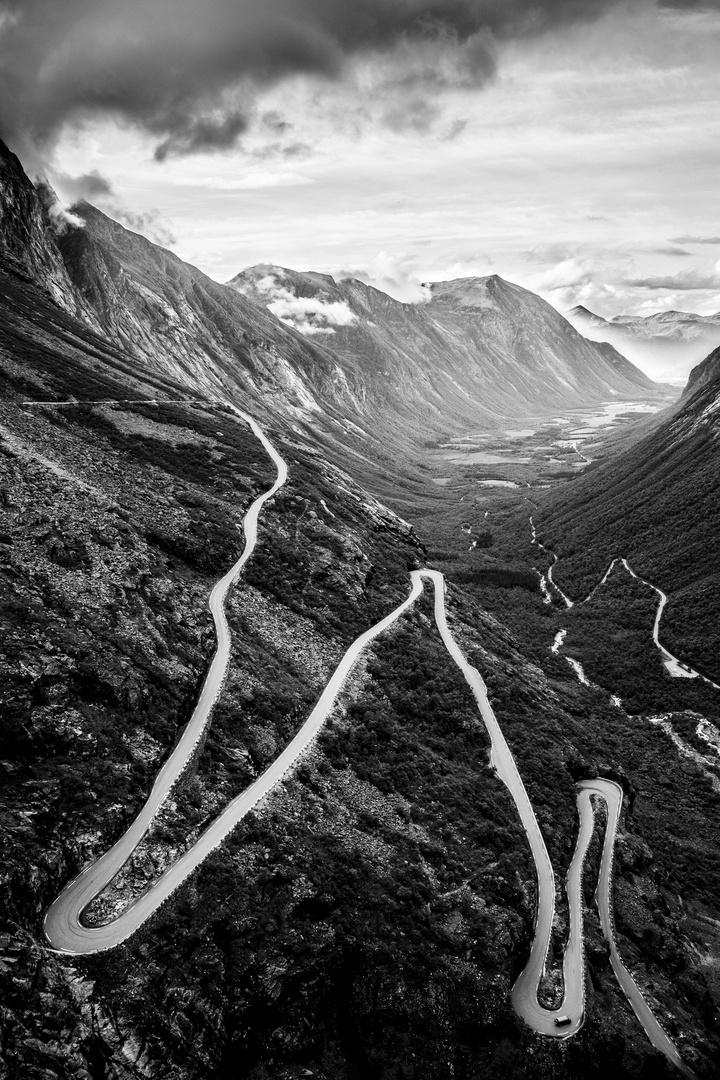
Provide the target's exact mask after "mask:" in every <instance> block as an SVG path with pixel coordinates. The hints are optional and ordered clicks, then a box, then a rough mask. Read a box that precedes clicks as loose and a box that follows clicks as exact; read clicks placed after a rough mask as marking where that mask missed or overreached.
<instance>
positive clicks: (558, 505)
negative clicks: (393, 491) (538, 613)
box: [540, 349, 720, 682]
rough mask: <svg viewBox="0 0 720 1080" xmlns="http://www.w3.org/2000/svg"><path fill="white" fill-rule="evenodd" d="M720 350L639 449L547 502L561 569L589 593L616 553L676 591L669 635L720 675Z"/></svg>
mask: <svg viewBox="0 0 720 1080" xmlns="http://www.w3.org/2000/svg"><path fill="white" fill-rule="evenodd" d="M719 475H720V349H716V350H715V351H714V352H713V353H711V354H710V356H708V357H707V359H706V360H705V361H703V363H702V364H700V365H698V367H697V368H696V369H695V370H694V371H693V373H692V375H691V378H690V381H689V383H688V388H687V391H686V394H685V395H684V398H683V401H682V402H681V404H680V406H679V408H678V409H677V410H676V411H675V413H674V415H672V416H671V417H670V418H669V419H666V420H665V421H664V422H663V423H662V424H661V425H660V426H659V427H658V429H657V430H656V431H654V432H653V433H652V434H651V435H650V436H648V437H647V438H645V439H644V440H642V441H641V442H639V443H638V444H637V445H636V446H634V447H633V448H632V449H631V450H630V451H628V452H627V453H626V454H623V455H622V456H620V457H618V458H616V459H615V460H613V461H611V462H609V463H608V464H606V465H604V466H602V467H601V468H598V469H597V470H595V471H593V472H589V473H588V474H587V475H586V476H583V477H582V478H580V479H578V481H577V482H576V483H574V484H573V485H572V486H571V487H567V488H563V489H561V490H559V491H558V492H557V493H554V494H553V495H552V496H550V497H549V498H548V499H547V500H546V501H544V502H543V504H542V508H541V516H540V521H541V524H542V530H543V533H544V535H545V537H546V539H549V540H550V541H551V542H552V544H553V546H554V548H555V551H556V552H557V554H558V556H559V558H560V563H559V565H558V569H557V572H556V575H555V576H556V577H557V579H558V581H560V582H561V583H565V585H567V587H568V590H569V591H570V592H571V593H574V594H576V595H584V594H586V593H587V591H588V590H589V588H591V587H592V585H593V584H594V583H595V582H596V581H597V580H598V577H599V576H600V575H601V574H602V573H603V572H604V569H605V567H606V566H607V564H608V562H609V560H610V559H611V558H613V557H615V556H622V555H627V557H628V558H629V559H630V560H631V562H632V564H633V567H634V568H635V569H636V571H637V572H638V573H641V574H642V575H643V576H644V577H645V578H647V579H649V580H650V581H652V582H654V583H655V584H656V585H658V586H659V587H660V588H662V589H663V590H664V591H665V592H666V593H667V594H668V596H669V597H670V602H669V604H668V608H667V612H666V614H665V615H664V617H663V624H662V627H663V637H664V639H665V640H666V642H667V644H668V647H669V648H671V649H673V646H675V648H676V649H677V650H679V651H680V652H681V653H684V654H685V655H687V657H688V659H689V660H691V662H693V663H694V664H695V666H696V667H697V668H698V669H699V670H700V671H701V672H703V673H704V674H706V675H708V676H710V677H711V678H713V679H714V680H715V681H716V682H720V661H719V659H718V658H719V657H720V619H718V616H719V615H720V604H719V602H718V596H720V539H719V537H720V485H718V476H719Z"/></svg>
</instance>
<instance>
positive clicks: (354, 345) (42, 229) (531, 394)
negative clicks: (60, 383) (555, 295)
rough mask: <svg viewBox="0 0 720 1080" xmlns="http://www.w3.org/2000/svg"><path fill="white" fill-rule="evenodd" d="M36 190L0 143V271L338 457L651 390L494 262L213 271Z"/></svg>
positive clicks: (140, 355) (176, 377)
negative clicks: (407, 279) (476, 274)
mask: <svg viewBox="0 0 720 1080" xmlns="http://www.w3.org/2000/svg"><path fill="white" fill-rule="evenodd" d="M53 199H54V196H53V194H52V192H50V191H49V189H42V190H40V191H38V190H37V189H36V188H35V187H34V186H33V184H32V183H31V182H30V180H29V179H28V177H27V176H26V175H25V173H24V171H23V170H22V166H21V165H20V163H19V161H18V159H17V158H16V157H14V155H12V154H10V153H9V151H7V150H6V149H5V148H4V147H2V146H0V215H1V216H0V234H1V235H2V239H1V245H2V246H1V247H0V255H1V256H3V258H4V265H5V269H6V270H7V272H9V273H11V274H18V273H20V274H21V275H25V276H26V277H27V278H29V279H30V280H31V281H33V282H34V283H35V285H36V286H38V287H39V288H41V289H42V290H44V291H45V292H46V293H47V294H48V296H49V297H50V298H52V300H53V301H54V302H55V303H57V304H59V305H60V307H61V308H63V309H64V310H65V311H66V312H67V313H68V314H70V315H71V316H72V317H74V318H77V319H78V320H79V322H80V323H81V324H82V325H84V326H86V327H88V328H90V329H92V331H93V332H95V333H97V334H99V335H100V336H101V337H103V338H105V339H106V340H107V342H108V343H109V344H110V345H111V346H112V347H113V348H115V349H120V350H122V351H123V352H124V353H126V354H127V356H128V357H132V358H134V361H135V362H137V363H139V364H141V365H142V366H143V367H144V368H145V369H146V370H147V371H149V372H153V373H154V375H155V377H157V378H161V379H170V380H171V381H173V382H176V383H178V384H180V385H184V386H186V387H187V388H188V389H191V390H192V391H193V392H195V393H201V394H204V395H207V396H208V397H221V398H224V397H230V398H231V399H234V400H236V401H238V402H239V403H243V404H245V405H247V406H248V407H250V408H252V409H253V410H254V412H255V413H256V415H258V417H265V418H266V419H269V418H272V417H277V416H279V415H282V416H283V417H284V418H285V419H286V420H287V421H288V422H291V423H293V424H295V425H297V427H298V430H299V431H307V432H308V433H311V434H312V438H317V437H319V436H320V435H321V434H322V436H323V438H324V439H325V441H326V443H327V444H328V445H332V446H333V447H335V450H336V451H338V452H339V451H340V449H341V448H342V450H343V453H345V452H346V451H348V450H349V452H350V454H351V456H352V457H353V458H354V459H355V460H360V459H361V458H362V459H365V460H366V461H368V462H371V461H377V460H382V459H383V458H386V459H388V460H397V459H398V457H399V456H402V455H403V454H405V453H410V452H412V453H415V452H417V448H418V447H419V446H421V445H422V444H423V442H425V441H426V440H427V439H428V438H433V437H434V438H443V437H445V436H447V435H449V434H452V433H455V432H460V431H466V430H468V429H473V428H478V427H500V426H502V425H503V424H504V423H505V422H507V421H508V420H514V419H518V418H521V417H525V416H528V415H532V416H538V415H548V414H550V415H551V414H552V413H553V412H554V411H555V410H557V409H567V408H573V407H580V406H583V405H587V404H593V403H596V402H600V401H605V400H608V399H609V398H612V397H620V398H628V397H630V398H632V397H638V396H641V397H642V396H644V397H652V396H656V395H657V394H658V393H660V391H659V390H658V388H657V387H656V386H655V385H654V384H653V383H652V381H651V380H650V379H648V378H647V377H646V376H644V375H643V374H642V372H640V371H639V370H638V369H636V368H635V367H634V366H633V365H632V364H630V363H629V362H628V361H626V360H625V358H624V357H622V356H621V355H619V354H618V353H617V352H616V351H615V350H614V349H612V348H611V347H610V346H606V345H600V346H598V345H597V344H594V343H592V342H589V341H587V340H586V339H585V338H583V337H582V336H581V335H580V334H579V333H578V332H577V331H576V330H574V329H573V328H572V327H571V326H570V324H569V323H568V322H567V321H566V320H565V319H563V317H562V316H561V315H559V314H558V313H557V312H556V311H555V310H554V309H553V308H552V307H550V305H548V304H546V303H545V302H544V301H543V300H541V299H540V298H539V297H537V296H535V295H534V294H533V293H530V292H528V291H527V290H524V289H521V288H520V287H519V286H516V285H512V284H510V283H508V282H506V281H503V279H502V278H500V277H497V276H496V275H493V276H491V277H488V278H469V279H460V280H456V281H451V282H438V283H434V284H433V285H431V286H429V287H428V297H429V298H428V301H427V302H426V303H421V304H402V303H400V302H398V301H396V300H394V299H393V298H392V297H389V296H387V295H386V294H384V293H382V292H380V291H379V290H377V289H373V288H372V287H370V286H368V285H365V284H363V283H362V282H360V281H356V280H352V279H351V280H346V281H341V282H336V281H334V279H333V278H332V277H330V276H329V275H326V274H319V273H316V272H312V271H311V272H306V273H304V274H300V273H297V272H295V271H290V270H285V269H282V268H277V267H266V266H263V267H256V268H253V269H251V270H248V271H244V272H243V273H242V274H239V275H238V276H237V277H236V278H234V279H233V280H232V282H230V283H228V284H227V285H222V284H219V283H218V282H215V281H213V280H212V279H210V278H208V277H207V276H206V275H205V274H203V273H202V272H201V271H200V270H198V269H197V268H195V267H193V266H191V265H189V264H188V263H185V262H183V261H182V260H181V259H179V258H178V257H177V256H176V255H174V254H173V253H172V252H169V251H167V250H165V249H163V248H161V247H158V246H157V245H156V244H153V243H151V242H150V241H149V240H147V239H145V238H144V237H142V236H140V235H138V234H136V233H132V232H130V231H129V230H127V229H125V228H124V227H123V226H121V225H119V224H118V223H117V222H115V221H113V220H112V219H110V218H109V217H107V216H106V215H105V214H103V213H102V212H101V211H99V210H97V209H96V208H95V207H93V206H91V205H90V204H89V203H87V202H81V203H80V204H78V205H77V206H75V207H74V208H73V211H72V213H71V214H68V213H67V212H65V211H63V210H62V208H61V207H60V206H59V204H56V203H54V202H53ZM370 447H372V452H370ZM413 448H414V449H413Z"/></svg>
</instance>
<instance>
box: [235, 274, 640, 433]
mask: <svg viewBox="0 0 720 1080" xmlns="http://www.w3.org/2000/svg"><path fill="white" fill-rule="evenodd" d="M229 284H230V285H232V286H233V287H234V288H235V289H237V290H238V291H239V292H241V293H242V294H243V295H245V296H248V297H249V298H250V299H252V300H253V301H254V302H255V303H256V304H257V305H258V306H260V305H261V304H266V305H267V306H268V307H269V308H270V310H271V311H274V312H275V313H276V314H277V315H278V317H279V318H281V319H283V320H284V321H286V322H287V323H288V324H289V325H293V326H295V327H297V328H298V329H300V330H301V331H302V332H303V333H305V334H307V335H309V336H311V337H312V338H313V340H322V341H323V342H324V343H327V345H328V346H329V347H330V348H332V350H333V352H334V353H335V354H337V355H338V356H340V357H342V359H343V361H344V362H345V363H352V362H353V359H356V358H362V361H363V368H364V372H365V376H366V379H367V393H368V396H369V398H370V400H374V401H379V402H384V403H385V405H386V406H391V407H392V408H393V410H394V411H397V412H399V413H400V414H401V415H402V414H403V413H413V414H415V415H417V413H418V411H419V413H420V415H422V417H423V420H424V422H425V423H428V422H429V423H432V422H433V421H435V423H437V416H436V414H437V413H438V412H439V413H440V414H441V415H444V416H445V418H446V419H445V423H447V416H448V415H450V416H455V417H457V418H458V419H461V421H462V423H463V424H465V425H466V426H467V425H468V424H470V423H475V424H477V423H482V424H483V425H487V426H498V425H501V424H502V423H503V422H504V421H505V420H506V419H507V418H509V417H513V418H520V417H523V416H528V415H538V414H539V413H548V412H552V410H553V409H559V408H572V407H573V406H576V407H577V406H579V405H581V404H583V403H588V402H594V401H603V400H607V399H608V398H612V397H613V396H616V395H617V396H621V397H631V396H641V397H642V396H649V395H653V394H657V393H658V392H659V391H658V388H657V387H655V386H654V384H653V383H652V382H651V380H650V379H648V378H647V377H646V376H645V375H643V374H642V372H640V371H638V370H637V368H634V367H633V365H632V364H630V363H628V361H627V360H625V359H624V357H622V356H620V355H619V354H618V353H617V352H616V351H615V350H614V349H612V348H611V347H610V346H600V347H598V346H597V345H595V344H593V343H590V342H588V341H586V340H585V339H584V338H582V337H581V336H580V335H579V334H578V333H577V332H576V331H575V330H574V329H573V328H572V327H571V326H570V325H569V323H567V322H566V320H565V319H563V317H562V316H561V315H559V314H558V312H556V311H555V309H554V308H552V307H551V306H550V305H549V304H546V303H545V301H543V300H542V299H541V298H540V297H538V296H535V295H534V294H533V293H530V292H528V291H527V290H526V289H522V288H520V287H519V286H517V285H512V284H510V283H509V282H507V281H503V279H502V278H500V277H497V276H496V275H494V276H492V277H488V278H463V279H459V280H457V281H449V282H435V283H432V284H430V285H428V286H427V290H428V297H429V299H428V301H427V302H426V303H421V304H403V303H400V302H399V301H396V300H393V299H392V298H391V297H389V296H386V295H385V294H384V293H381V292H379V291H378V290H377V289H373V288H371V287H370V286H368V285H365V284H363V283H362V282H360V281H357V280H354V279H347V280H343V281H340V282H336V281H335V280H334V279H333V278H331V277H329V276H327V275H321V274H315V273H305V274H302V273H297V272H295V271H292V270H286V269H284V268H282V267H273V266H257V267H252V268H251V269H249V270H245V271H243V272H242V273H240V274H238V275H237V276H236V277H235V278H233V279H232V281H231V282H230V283H229Z"/></svg>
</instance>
